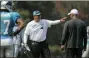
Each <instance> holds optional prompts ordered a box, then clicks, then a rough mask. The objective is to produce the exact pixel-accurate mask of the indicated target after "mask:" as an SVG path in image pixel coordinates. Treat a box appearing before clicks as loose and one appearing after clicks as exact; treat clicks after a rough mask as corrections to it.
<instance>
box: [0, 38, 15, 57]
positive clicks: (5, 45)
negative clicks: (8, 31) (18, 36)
mask: <svg viewBox="0 0 89 58" xmlns="http://www.w3.org/2000/svg"><path fill="white" fill-rule="evenodd" d="M13 55H14V46H13V39H11V38H7V39H0V58H3V57H6V58H13Z"/></svg>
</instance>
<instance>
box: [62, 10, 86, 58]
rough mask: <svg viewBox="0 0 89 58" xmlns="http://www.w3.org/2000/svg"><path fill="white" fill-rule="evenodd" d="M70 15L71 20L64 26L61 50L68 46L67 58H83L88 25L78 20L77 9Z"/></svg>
mask: <svg viewBox="0 0 89 58" xmlns="http://www.w3.org/2000/svg"><path fill="white" fill-rule="evenodd" d="M68 15H69V16H70V18H71V20H69V21H67V22H66V23H65V25H64V29H63V35H62V45H61V48H62V49H63V48H64V45H65V44H66V48H67V49H66V52H67V54H66V58H82V50H83V49H84V50H85V49H86V44H87V30H86V25H85V23H84V22H83V21H81V20H80V19H78V15H79V13H78V10H77V9H72V10H71V12H70V13H68Z"/></svg>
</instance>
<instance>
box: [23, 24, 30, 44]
mask: <svg viewBox="0 0 89 58" xmlns="http://www.w3.org/2000/svg"><path fill="white" fill-rule="evenodd" d="M29 31H30V30H29V25H28V24H27V26H26V29H25V31H24V39H23V42H24V44H27V39H28V36H29Z"/></svg>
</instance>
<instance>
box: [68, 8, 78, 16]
mask: <svg viewBox="0 0 89 58" xmlns="http://www.w3.org/2000/svg"><path fill="white" fill-rule="evenodd" d="M70 14H79V12H78V10H77V9H72V10H71V11H70V13H68V15H70Z"/></svg>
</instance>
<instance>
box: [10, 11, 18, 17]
mask: <svg viewBox="0 0 89 58" xmlns="http://www.w3.org/2000/svg"><path fill="white" fill-rule="evenodd" d="M10 13H11V15H14V16H15V15H19V13H18V12H10Z"/></svg>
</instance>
